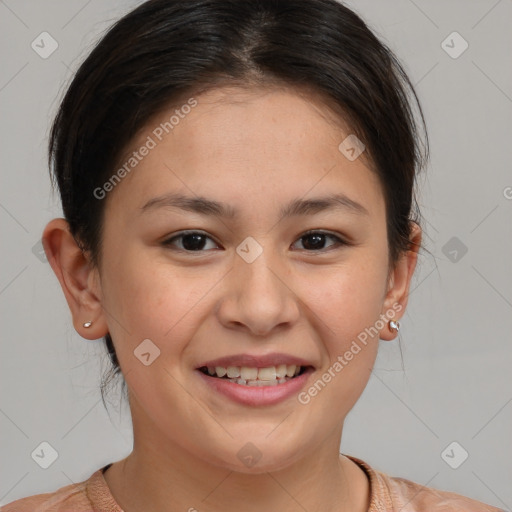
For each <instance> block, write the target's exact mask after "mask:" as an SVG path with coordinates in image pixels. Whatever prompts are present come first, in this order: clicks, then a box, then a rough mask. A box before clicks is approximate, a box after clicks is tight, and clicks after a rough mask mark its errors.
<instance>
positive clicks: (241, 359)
mask: <svg viewBox="0 0 512 512" xmlns="http://www.w3.org/2000/svg"><path fill="white" fill-rule="evenodd" d="M280 364H286V365H288V366H290V365H295V366H313V365H312V364H311V363H310V362H308V361H306V360H305V359H301V358H300V357H295V356H292V355H289V354H281V353H272V354H265V355H251V354H235V355H232V356H225V357H219V358H217V359H212V360H210V361H205V362H204V363H202V364H200V365H199V366H198V367H197V368H201V367H203V366H210V367H215V366H222V367H223V368H227V367H228V366H248V367H257V368H268V367H270V366H279V365H280Z"/></svg>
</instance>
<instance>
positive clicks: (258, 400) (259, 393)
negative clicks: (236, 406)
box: [196, 367, 314, 406]
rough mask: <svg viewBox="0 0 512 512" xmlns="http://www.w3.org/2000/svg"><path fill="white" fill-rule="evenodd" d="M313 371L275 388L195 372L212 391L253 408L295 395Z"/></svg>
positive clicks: (310, 370)
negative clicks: (248, 384)
mask: <svg viewBox="0 0 512 512" xmlns="http://www.w3.org/2000/svg"><path fill="white" fill-rule="evenodd" d="M313 371H314V369H313V368H311V367H308V368H307V369H306V370H305V371H304V372H303V373H302V374H301V375H298V376H297V377H294V378H293V379H290V380H288V381H286V382H284V383H283V384H276V385H275V386H244V385H243V384H237V383H236V382H231V381H229V380H228V379H220V378H218V377H211V376H209V375H206V374H205V373H203V372H202V371H201V370H196V372H198V373H199V375H200V376H201V378H202V379H203V380H204V382H205V383H206V385H207V386H209V387H210V388H211V389H213V390H214V391H217V392H219V393H221V394H223V395H225V396H227V397H228V398H231V399H232V400H234V401H235V402H238V403H241V404H245V405H253V406H256V405H272V404H276V403H279V402H282V401H283V400H286V399H287V398H289V397H290V396H292V395H295V394H297V393H298V392H299V391H300V390H301V389H302V388H303V387H304V385H305V384H306V381H307V380H308V378H309V376H310V375H311V374H312V373H313Z"/></svg>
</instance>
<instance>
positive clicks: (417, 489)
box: [0, 455, 504, 512]
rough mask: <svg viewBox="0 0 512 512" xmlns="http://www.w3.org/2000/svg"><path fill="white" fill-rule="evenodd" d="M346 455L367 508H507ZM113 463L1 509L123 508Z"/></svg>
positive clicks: (406, 511) (384, 511)
mask: <svg viewBox="0 0 512 512" xmlns="http://www.w3.org/2000/svg"><path fill="white" fill-rule="evenodd" d="M345 456H346V457H348V458H349V459H351V460H352V461H354V462H355V463H356V464H358V465H359V466H360V467H361V468H362V469H363V471H364V472H365V473H366V475H367V476H368V479H369V482H370V496H371V497H370V508H369V509H368V512H425V511H427V510H428V511H429V512H435V511H438V512H441V511H442V512H452V511H453V512H454V511H464V512H504V511H503V510H502V509H498V508H495V507H491V506H490V505H485V504H484V503H481V502H479V501H476V500H473V499H470V498H466V497H464V496H461V495H459V494H455V493H452V492H447V491H440V490H436V489H433V488H431V487H424V486H423V485H420V484H417V483H415V482H411V481H410V480H405V479H404V478H397V477H391V476H388V475H387V474H385V473H382V472H380V471H377V470H375V469H373V468H371V467H370V466H369V465H368V464H367V463H366V462H364V461H362V460H361V459H358V458H356V457H352V456H350V455H345ZM110 465H111V464H107V465H106V466H104V467H102V468H100V469H98V470H97V471H95V472H94V473H93V474H92V475H91V476H90V477H89V478H88V479H87V480H85V481H83V482H80V483H76V484H70V485H66V486H64V487H61V488H60V489H58V490H56V491H54V492H50V493H45V494H35V495H33V496H27V497H26V498H20V499H18V500H15V501H13V502H11V503H9V504H7V505H4V506H3V507H0V512H70V511H73V512H123V509H122V508H121V507H120V506H119V505H118V504H117V503H116V501H115V500H114V497H113V496H112V494H111V492H110V489H109V487H108V485H107V482H106V480H105V479H104V477H103V471H105V470H106V469H107V468H108V467H109V466H110Z"/></svg>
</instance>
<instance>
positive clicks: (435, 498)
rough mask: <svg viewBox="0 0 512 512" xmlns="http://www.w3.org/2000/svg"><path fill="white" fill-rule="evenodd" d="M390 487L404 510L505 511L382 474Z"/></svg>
mask: <svg viewBox="0 0 512 512" xmlns="http://www.w3.org/2000/svg"><path fill="white" fill-rule="evenodd" d="M382 478H383V479H384V481H385V483H386V485H387V486H388V488H389V491H390V494H391V499H392V501H393V504H394V505H395V506H396V507H397V508H398V510H402V511H403V512H413V511H414V512H416V511H420V510H422V511H423V510H429V511H439V512H441V511H442V512H455V511H460V510H464V511H465V512H503V511H502V510H501V509H499V508H496V507H492V506H490V505H487V504H485V503H482V502H480V501H477V500H473V499H471V498H468V497H466V496H462V495H460V494H456V493H454V492H449V491H442V490H439V489H434V488H432V487H425V486H424V485H421V484H418V483H416V482H412V481H410V480H406V479H405V478H398V477H391V476H388V475H385V474H384V475H382Z"/></svg>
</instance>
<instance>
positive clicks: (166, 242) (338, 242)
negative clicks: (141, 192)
mask: <svg viewBox="0 0 512 512" xmlns="http://www.w3.org/2000/svg"><path fill="white" fill-rule="evenodd" d="M196 234H197V235H202V236H203V237H206V238H209V239H210V240H212V241H213V242H215V240H213V239H212V238H211V237H210V236H208V235H207V234H206V233H203V232H201V231H182V232H181V233H179V234H178V235H174V236H173V237H171V238H169V239H167V240H164V241H163V242H162V245H163V246H164V247H166V248H170V249H171V250H176V251H180V252H186V253H189V254H193V253H201V252H205V251H204V250H198V251H191V250H187V249H180V248H176V247H173V246H172V244H173V242H174V241H175V240H177V239H180V238H183V237H184V236H187V235H196ZM318 234H319V235H324V236H327V237H329V238H332V239H334V240H335V241H336V243H335V244H333V245H331V246H329V247H328V248H327V249H317V250H314V249H313V250H308V249H303V250H304V251H306V252H309V253H315V252H327V251H329V250H332V248H333V247H340V246H344V245H350V243H349V242H347V241H345V240H343V239H342V238H340V237H339V236H337V235H334V234H332V233H330V232H328V231H322V230H310V231H306V232H305V233H303V234H302V235H301V236H300V237H299V238H298V239H297V240H300V239H302V238H305V237H308V236H311V235H318ZM215 243H217V242H215Z"/></svg>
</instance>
